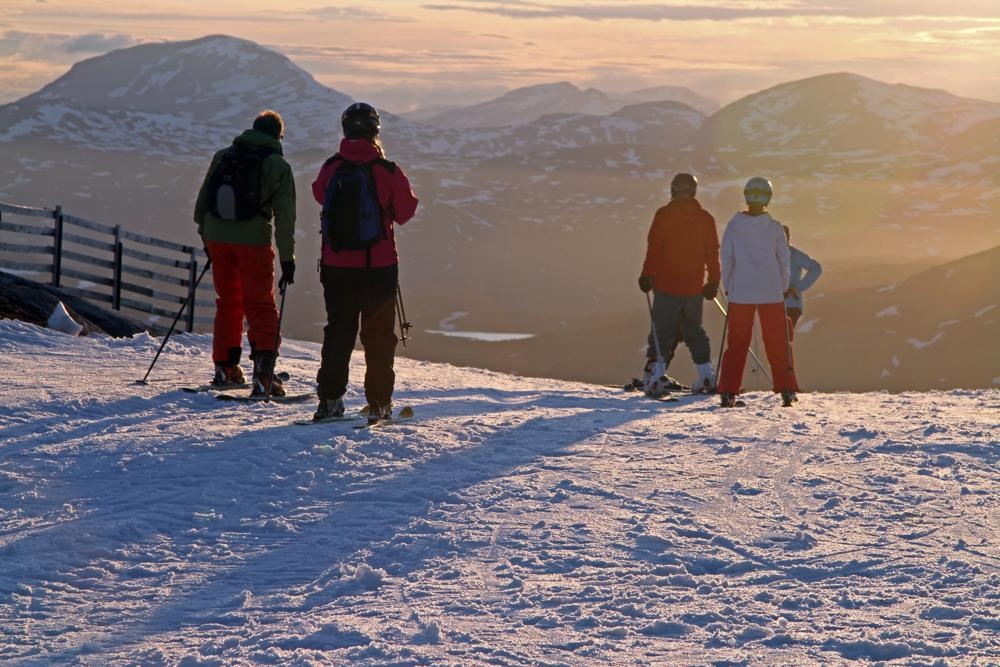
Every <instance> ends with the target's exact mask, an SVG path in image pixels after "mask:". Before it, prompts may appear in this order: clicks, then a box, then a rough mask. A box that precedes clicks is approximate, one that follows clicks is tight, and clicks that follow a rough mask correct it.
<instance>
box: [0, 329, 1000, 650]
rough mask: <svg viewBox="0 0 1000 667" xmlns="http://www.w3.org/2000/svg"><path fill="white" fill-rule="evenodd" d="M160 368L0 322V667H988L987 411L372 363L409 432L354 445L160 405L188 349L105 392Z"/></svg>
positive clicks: (175, 347) (204, 364)
mask: <svg viewBox="0 0 1000 667" xmlns="http://www.w3.org/2000/svg"><path fill="white" fill-rule="evenodd" d="M159 342H160V341H159V340H156V339H153V338H150V337H148V336H138V337H136V338H134V339H131V340H115V339H110V338H105V337H97V336H93V337H86V338H74V337H70V336H67V335H65V334H61V333H58V332H53V331H48V330H45V329H41V328H38V327H34V326H32V325H28V324H24V323H20V322H12V321H6V320H5V321H0V354H2V356H3V359H4V362H5V363H4V364H3V365H2V367H0V380H2V382H0V397H2V402H0V501H2V502H0V562H2V563H3V567H2V568H0V662H3V663H4V664H12V665H36V664H67V663H72V664H79V665H105V664H120V665H131V664H153V665H155V664H183V665H232V664H261V663H264V664H297V665H328V664H344V663H347V662H350V663H352V664H361V665H365V664H367V665H384V664H396V665H404V664H405V665H424V664H426V665H442V664H454V665H468V664H492V665H583V664H610V665H673V664H755V665H773V664H797V665H802V664H842V663H845V662H861V663H868V662H871V661H885V662H887V663H890V664H927V665H930V664H969V663H973V662H975V663H978V664H996V663H997V662H998V661H1000V638H998V637H1000V586H998V584H1000V548H998V518H997V507H998V504H1000V501H998V498H1000V496H998V493H997V491H998V488H997V487H998V483H1000V481H998V480H1000V442H998V434H997V421H998V419H997V417H998V415H1000V391H998V390H971V391H951V392H929V393H907V394H901V395H891V394H886V393H872V394H804V395H803V396H802V400H801V402H800V403H799V404H798V406H797V407H795V408H793V409H782V408H779V407H778V405H779V400H778V399H777V398H776V397H775V396H774V395H772V394H770V393H766V392H752V393H749V394H747V396H746V400H747V402H748V404H749V407H747V408H745V409H734V410H720V409H718V408H716V407H715V398H714V397H684V398H682V399H681V401H680V402H679V403H664V404H659V403H654V402H651V401H647V400H646V399H643V398H641V397H638V396H635V395H629V394H625V393H623V392H621V391H616V390H611V389H605V388H601V387H595V386H592V385H585V384H577V383H567V382H562V381H554V380H541V379H526V378H517V377H513V376H508V375H503V374H499V373H493V372H489V371H482V370H476V369H468V368H457V367H452V366H448V365H443V364H432V363H427V362H417V361H412V360H408V359H400V360H399V361H398V363H397V374H398V379H397V393H396V402H397V405H398V406H401V405H413V406H414V407H415V409H416V413H417V419H416V420H415V421H414V422H412V423H406V422H404V423H400V424H395V425H390V426H387V427H385V428H381V429H376V430H371V431H366V430H361V431H358V430H354V429H352V428H351V423H349V422H348V423H341V424H325V425H317V426H297V425H294V424H292V422H293V421H294V420H295V419H301V418H303V417H307V416H308V415H309V414H311V412H312V410H313V408H314V405H313V404H312V403H299V404H289V405H274V404H223V403H221V402H219V401H216V400H215V399H214V398H213V397H212V396H211V395H209V394H187V393H183V392H181V391H180V389H179V388H180V387H181V386H182V385H185V384H200V383H201V382H202V381H204V380H205V379H206V378H207V377H208V375H209V371H210V368H211V360H210V359H211V358H210V349H211V341H210V337H209V336H206V335H186V334H185V335H175V337H174V338H172V339H171V341H170V342H169V343H168V344H167V346H166V348H165V350H164V352H163V354H162V356H161V357H160V359H159V361H158V362H157V365H156V367H155V368H154V369H153V372H152V373H151V375H150V377H151V380H152V381H151V383H150V385H148V386H139V385H136V384H134V383H133V381H134V380H136V379H138V378H141V377H142V376H143V375H144V374H145V372H146V369H147V368H148V365H149V363H150V361H151V360H152V358H153V356H154V355H155V353H156V349H157V348H158V347H159ZM318 354H319V347H318V345H316V344H313V343H305V342H297V341H287V342H286V343H285V345H284V348H283V356H282V357H281V359H280V367H281V368H282V369H284V370H287V371H289V372H290V373H291V374H292V377H291V379H290V380H289V381H288V382H287V383H286V386H287V387H288V388H289V390H290V391H291V392H294V393H297V392H301V391H309V390H310V389H311V388H312V382H311V380H312V377H313V376H314V374H315V371H316V367H317V365H318ZM362 368H363V366H362V364H361V358H360V355H358V356H357V357H356V359H355V360H354V362H353V365H352V375H351V377H352V380H353V382H354V383H359V382H360V378H361V375H362V372H363V371H362ZM357 386H358V385H357V384H352V388H351V390H350V391H349V394H348V397H347V398H348V405H349V408H351V407H353V408H357V407H360V406H361V405H362V404H363V400H362V398H361V397H360V396H359V394H358V391H359V390H358V388H357Z"/></svg>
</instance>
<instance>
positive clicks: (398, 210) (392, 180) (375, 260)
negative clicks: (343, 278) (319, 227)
mask: <svg viewBox="0 0 1000 667" xmlns="http://www.w3.org/2000/svg"><path fill="white" fill-rule="evenodd" d="M339 153H340V155H341V156H342V157H343V158H345V159H347V160H351V161H352V162H371V161H372V160H375V159H377V158H379V157H382V154H381V153H380V152H379V149H378V148H377V147H376V146H375V145H374V144H373V143H371V142H370V141H365V140H364V139H342V140H341V141H340V151H339ZM341 164H342V163H341V162H340V161H339V160H337V161H334V162H332V163H331V162H328V163H327V164H324V165H323V167H322V168H321V169H320V170H319V175H318V176H317V177H316V180H315V181H313V184H312V191H313V197H314V198H315V199H316V201H317V202H319V204H320V206H322V205H323V199H324V195H325V193H326V184H327V183H328V182H329V181H330V178H331V177H332V176H333V174H334V173H336V171H337V168H338V167H339V166H340V165H341ZM372 174H373V175H374V176H375V190H376V191H377V192H378V199H379V202H380V203H381V204H382V210H383V211H385V218H384V219H383V221H382V224H383V225H384V227H385V230H386V236H387V237H388V238H385V239H382V240H381V241H379V242H378V243H376V244H375V245H374V246H372V247H371V248H370V249H369V251H368V252H371V266H372V267H384V266H392V265H393V264H397V263H398V262H399V257H398V256H397V254H396V236H395V234H394V232H393V225H392V223H393V222H395V223H396V224H399V225H402V224H404V223H405V222H406V221H407V220H409V219H410V218H412V217H413V214H414V213H416V212H417V203H418V200H417V198H416V196H414V194H413V190H412V188H411V187H410V180H409V179H408V178H407V177H406V174H405V173H404V172H403V169H402V167H400V166H399V165H398V164H397V165H396V169H395V171H393V172H389V170H388V169H386V168H384V167H381V166H379V165H377V164H376V165H374V166H373V167H372ZM322 261H323V263H324V264H328V265H330V266H339V267H347V268H364V267H365V266H368V264H367V252H366V251H364V250H341V251H339V252H334V251H333V249H332V248H330V247H329V246H327V245H326V244H324V245H323V254H322Z"/></svg>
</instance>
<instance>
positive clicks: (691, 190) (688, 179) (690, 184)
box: [670, 172, 698, 199]
mask: <svg viewBox="0 0 1000 667" xmlns="http://www.w3.org/2000/svg"><path fill="white" fill-rule="evenodd" d="M697 192H698V179H697V178H695V177H694V174H687V173H683V172H682V173H680V174H677V175H676V176H674V180H672V181H670V196H671V198H673V199H677V198H679V197H686V198H693V197H694V195H695V193H697Z"/></svg>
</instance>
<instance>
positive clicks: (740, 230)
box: [729, 211, 779, 236]
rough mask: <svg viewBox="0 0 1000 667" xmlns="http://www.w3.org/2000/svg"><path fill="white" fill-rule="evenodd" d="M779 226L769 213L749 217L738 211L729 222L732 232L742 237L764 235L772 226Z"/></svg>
mask: <svg viewBox="0 0 1000 667" xmlns="http://www.w3.org/2000/svg"><path fill="white" fill-rule="evenodd" d="M777 224H779V223H778V221H777V220H775V219H774V218H772V217H771V215H770V214H769V213H761V214H760V215H750V214H749V213H747V212H745V211H740V212H739V213H737V214H736V215H734V216H733V219H732V220H730V221H729V227H730V228H731V229H732V231H733V232H735V233H737V234H740V235H741V236H742V235H745V234H751V235H760V234H764V233H766V231H767V230H768V229H770V228H771V226H772V225H777Z"/></svg>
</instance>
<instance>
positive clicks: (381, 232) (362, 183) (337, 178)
mask: <svg viewBox="0 0 1000 667" xmlns="http://www.w3.org/2000/svg"><path fill="white" fill-rule="evenodd" d="M334 160H340V166H338V167H337V171H335V172H334V174H333V176H331V177H330V180H329V181H328V182H327V184H326V192H325V193H324V196H323V211H322V213H321V214H320V228H321V230H322V233H323V242H324V243H326V244H327V245H328V246H330V247H331V248H332V249H333V250H334V251H340V250H367V249H369V248H371V247H372V246H373V245H375V244H376V243H378V242H379V241H380V240H382V239H385V238H388V235H387V234H386V231H385V227H384V224H383V221H382V205H381V203H380V202H379V199H378V192H377V190H376V189H375V177H374V175H373V174H372V165H374V164H380V165H382V166H383V167H385V168H386V169H388V170H389V172H390V173H392V172H393V171H395V170H396V163H394V162H390V161H389V160H385V159H383V158H376V159H375V160H372V161H371V162H352V161H350V160H347V159H345V158H344V157H343V156H341V155H340V154H339V153H338V154H337V155H334V156H333V157H332V158H330V159H329V160H327V162H326V164H330V163H331V162H333V161H334Z"/></svg>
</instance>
